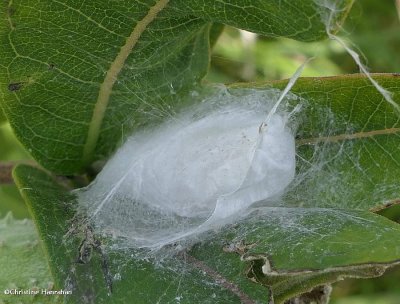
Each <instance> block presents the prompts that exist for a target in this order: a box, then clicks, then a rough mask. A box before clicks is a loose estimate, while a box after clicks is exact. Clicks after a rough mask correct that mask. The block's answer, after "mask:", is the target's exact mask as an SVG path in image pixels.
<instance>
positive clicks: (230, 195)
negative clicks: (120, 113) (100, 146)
mask: <svg viewBox="0 0 400 304" xmlns="http://www.w3.org/2000/svg"><path fill="white" fill-rule="evenodd" d="M278 96H279V91H277V90H264V91H257V90H246V93H245V94H240V96H233V95H231V94H230V93H228V92H227V91H226V90H224V91H223V93H221V92H218V94H216V95H214V96H212V97H209V98H207V99H206V100H203V101H202V103H201V104H199V105H197V106H193V107H191V108H189V109H187V110H185V111H183V112H182V113H181V114H178V115H176V116H175V118H174V119H170V120H169V121H166V122H165V123H163V124H162V125H161V126H159V127H157V128H155V129H152V130H146V131H143V132H140V133H137V134H135V135H133V136H132V137H131V138H129V139H128V140H127V141H126V143H125V144H124V145H123V146H122V147H121V148H120V149H119V150H118V151H117V153H116V154H115V155H114V157H112V158H111V159H110V161H109V162H108V163H107V164H106V166H105V167H104V169H103V170H102V171H101V173H100V174H99V175H98V176H97V178H96V180H95V181H94V182H93V183H92V184H91V185H90V186H89V187H87V188H86V189H83V190H80V191H78V198H79V202H80V205H81V206H84V207H85V209H86V210H87V211H86V212H87V213H88V216H89V218H91V219H92V220H93V223H94V225H95V227H97V228H98V229H100V231H101V232H103V233H108V234H112V235H114V236H116V237H122V238H124V239H128V240H130V241H131V243H132V244H134V246H136V247H160V246H163V245H165V244H169V243H171V242H174V241H177V240H180V239H183V238H185V237H188V236H190V235H194V234H196V233H199V232H204V231H207V230H208V229H211V228H215V227H218V226H219V225H222V223H226V222H227V221H229V220H232V219H234V218H235V217H238V216H240V215H242V214H244V213H245V212H246V210H247V209H248V208H249V207H250V206H251V205H253V204H254V203H256V202H260V201H266V200H269V199H272V198H275V197H277V196H278V195H279V194H281V193H283V191H284V190H285V188H286V187H287V186H288V185H289V184H290V182H291V181H292V180H293V178H294V175H295V142H294V136H293V134H292V131H291V130H290V129H289V128H288V127H287V120H288V114H286V113H285V111H282V110H278V111H277V113H275V114H273V115H272V116H271V117H270V119H269V121H268V123H267V125H263V122H264V121H265V118H266V116H267V115H268V113H269V111H270V110H271V108H272V107H273V105H274V104H275V103H276V100H277V97H278Z"/></svg>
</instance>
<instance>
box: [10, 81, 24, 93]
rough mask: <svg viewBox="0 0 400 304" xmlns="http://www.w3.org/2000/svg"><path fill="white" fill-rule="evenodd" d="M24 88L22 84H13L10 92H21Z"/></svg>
mask: <svg viewBox="0 0 400 304" xmlns="http://www.w3.org/2000/svg"><path fill="white" fill-rule="evenodd" d="M22 86H23V83H22V82H12V83H10V84H9V85H8V90H9V91H11V92H15V91H18V90H20V89H21V88H22Z"/></svg>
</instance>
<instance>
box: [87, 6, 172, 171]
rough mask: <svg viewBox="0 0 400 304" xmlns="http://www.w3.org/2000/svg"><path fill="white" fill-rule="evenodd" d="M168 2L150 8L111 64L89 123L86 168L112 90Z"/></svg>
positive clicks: (95, 143)
mask: <svg viewBox="0 0 400 304" xmlns="http://www.w3.org/2000/svg"><path fill="white" fill-rule="evenodd" d="M168 2H169V0H159V1H157V2H156V4H154V5H153V6H152V7H150V9H149V11H148V13H147V15H146V16H144V18H143V19H141V20H140V21H139V22H138V23H136V24H135V26H134V28H133V30H132V32H131V34H130V36H129V37H128V38H127V39H126V42H125V44H124V45H123V46H122V47H121V50H120V52H119V53H118V54H117V56H116V57H115V59H114V61H113V62H112V63H111V65H110V68H109V69H108V71H107V73H106V76H105V78H104V81H103V83H102V84H101V85H100V89H99V94H98V97H97V101H96V103H95V106H94V109H93V114H92V119H91V121H90V123H89V130H88V134H87V138H86V142H85V145H84V148H83V155H82V163H83V165H84V166H87V165H89V164H90V163H91V161H92V159H93V155H94V151H95V149H96V145H97V142H98V139H99V136H100V129H101V125H102V123H103V120H104V116H105V112H106V109H107V106H108V103H109V101H110V97H111V94H112V90H113V87H114V84H115V83H116V81H117V79H118V75H119V73H120V72H121V70H122V68H123V67H124V64H125V62H126V60H127V59H128V56H129V54H130V53H131V52H132V50H133V49H134V47H135V45H136V44H137V42H138V40H139V39H140V37H141V35H142V34H143V32H144V31H145V30H146V28H147V27H148V26H149V24H150V23H151V22H152V21H153V20H154V19H155V18H156V17H157V15H158V14H159V13H160V12H161V11H162V10H163V9H164V8H165V7H166V6H167V4H168Z"/></svg>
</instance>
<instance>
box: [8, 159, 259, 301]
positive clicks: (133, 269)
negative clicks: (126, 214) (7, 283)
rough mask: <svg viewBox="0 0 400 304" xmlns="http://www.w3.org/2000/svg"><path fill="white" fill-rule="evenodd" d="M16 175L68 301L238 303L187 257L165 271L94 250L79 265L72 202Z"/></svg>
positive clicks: (37, 176)
mask: <svg viewBox="0 0 400 304" xmlns="http://www.w3.org/2000/svg"><path fill="white" fill-rule="evenodd" d="M14 176H15V180H16V183H17V184H18V186H19V188H20V189H21V192H22V195H23V197H24V198H25V200H26V202H27V204H28V207H29V209H30V211H31V213H32V217H33V219H34V220H35V222H36V225H37V228H38V231H39V236H40V238H41V239H42V240H43V246H44V250H45V252H46V255H47V257H48V261H49V264H50V269H51V271H52V275H53V277H54V281H55V283H56V289H57V288H58V289H60V288H64V289H67V290H72V291H73V293H72V295H70V296H66V298H65V302H66V303H79V302H80V300H81V299H82V297H86V298H87V299H88V303H96V304H97V303H126V299H135V300H136V301H137V302H138V303H156V302H157V301H158V300H159V301H161V303H169V302H173V303H175V302H176V301H178V300H179V298H181V299H182V300H181V302H182V303H199V302H200V301H204V300H205V301H206V302H204V303H207V301H208V302H210V303H211V302H212V303H240V297H239V296H238V295H237V293H238V292H236V293H235V292H234V289H233V287H231V286H229V288H225V287H224V286H223V284H217V282H216V278H215V276H214V277H212V276H208V275H207V274H206V273H204V271H203V269H199V268H196V267H193V266H191V265H190V262H189V263H187V262H185V257H179V258H177V259H176V260H174V261H168V264H167V266H168V267H160V266H157V265H156V263H155V262H154V261H152V262H149V261H139V260H135V259H134V258H133V257H132V256H133V255H134V254H136V253H135V252H131V251H129V250H126V251H124V250H111V249H110V250H109V251H105V252H104V253H99V252H97V251H95V250H93V252H92V254H91V259H90V261H88V262H87V263H85V264H81V263H78V262H77V261H78V257H79V246H80V244H81V242H82V238H81V237H82V235H81V234H79V233H78V234H68V231H70V229H71V225H74V224H76V223H77V222H76V221H75V220H74V209H75V202H74V198H73V197H72V196H71V195H70V194H69V193H68V192H67V191H66V189H65V188H63V187H62V186H60V185H59V184H57V183H56V182H55V180H54V179H53V178H52V177H50V176H49V175H47V174H46V173H45V172H43V171H41V170H39V169H36V168H33V167H29V166H27V165H20V166H18V167H16V168H15V171H14ZM103 254H104V256H103ZM105 255H106V256H107V257H106V260H107V262H105V260H104V258H105ZM237 260H238V259H237ZM104 263H107V267H106V266H105V265H104ZM0 266H1V265H0ZM110 282H112V287H111V285H110ZM247 285H250V284H249V282H248V283H247ZM255 287H257V286H255ZM255 287H252V286H250V288H252V289H256V288H255ZM263 289H264V288H262V292H261V293H260V292H259V293H258V296H260V294H261V295H262V296H264V293H265V297H266V294H267V291H266V290H265V291H264V290H263ZM111 291H112V292H111ZM243 297H244V296H243ZM177 298H178V299H177Z"/></svg>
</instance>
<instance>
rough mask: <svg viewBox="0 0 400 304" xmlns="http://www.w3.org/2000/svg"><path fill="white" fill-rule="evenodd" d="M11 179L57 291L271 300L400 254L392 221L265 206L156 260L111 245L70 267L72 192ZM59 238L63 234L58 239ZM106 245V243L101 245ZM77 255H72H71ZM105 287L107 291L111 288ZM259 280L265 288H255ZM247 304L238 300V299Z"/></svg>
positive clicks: (18, 172)
mask: <svg viewBox="0 0 400 304" xmlns="http://www.w3.org/2000/svg"><path fill="white" fill-rule="evenodd" d="M14 177H15V180H16V182H17V184H18V186H19V188H20V189H21V191H22V194H23V196H24V198H25V200H26V202H27V204H28V206H29V208H30V210H31V212H32V216H33V218H34V220H35V222H36V225H37V227H38V230H39V235H40V237H41V239H42V240H43V244H44V248H45V251H46V254H47V255H48V257H49V263H50V268H51V270H52V274H53V277H54V280H55V282H56V286H57V288H63V287H64V288H67V289H68V288H72V289H73V291H74V292H73V295H72V296H68V297H67V298H66V301H67V302H68V303H74V301H76V300H77V299H79V297H82V295H87V296H88V297H89V298H91V297H92V296H93V297H95V298H93V301H95V303H123V301H124V299H126V298H132V297H134V298H135V299H137V301H138V302H140V303H154V302H156V301H157V300H160V302H161V303H169V302H173V301H174V299H176V298H177V297H178V298H179V299H181V302H182V303H198V302H199V301H200V300H201V301H202V303H227V302H229V303H240V302H241V301H242V302H244V303H256V302H257V303H267V301H268V289H270V290H271V293H270V296H272V297H273V298H271V299H274V300H275V303H282V302H283V301H284V300H287V299H289V298H291V297H294V296H297V295H299V294H303V293H305V292H309V291H310V290H312V289H313V288H315V287H316V286H320V285H323V284H327V283H331V282H334V281H337V280H340V279H343V278H344V277H348V276H351V277H373V276H378V275H381V274H382V273H383V272H384V270H385V269H386V268H387V267H389V266H391V265H393V264H395V263H397V261H399V260H400V226H399V225H397V224H395V223H393V222H391V221H389V220H387V219H385V218H383V217H381V216H378V215H375V214H372V213H369V212H366V211H352V210H340V209H326V208H283V207H281V208H274V207H270V208H266V209H265V210H266V212H261V211H259V210H258V211H254V212H253V213H252V214H250V216H249V217H247V218H245V219H243V221H240V222H239V223H237V224H234V225H230V226H228V227H225V228H224V229H222V231H219V232H216V233H213V234H212V235H210V236H208V237H207V238H206V241H204V242H202V243H201V244H198V245H196V246H195V247H194V248H193V249H191V250H190V251H189V252H181V253H179V254H178V255H177V256H174V257H172V258H169V259H166V260H165V261H163V260H158V257H157V256H155V257H154V258H150V259H149V260H141V259H138V258H137V257H138V255H139V256H140V254H141V253H140V252H139V253H138V252H137V251H135V250H129V249H125V250H121V249H112V248H116V247H112V246H110V243H109V242H110V240H106V239H101V242H102V244H103V245H102V248H103V251H102V252H98V251H96V250H95V249H94V248H92V250H91V251H90V250H89V251H88V252H89V254H88V255H89V256H91V259H89V258H87V260H88V261H87V263H85V264H80V263H77V261H78V260H79V256H80V252H79V249H80V244H82V236H85V235H86V237H87V230H86V232H85V230H84V229H85V228H84V227H83V228H82V230H80V228H79V229H78V230H77V231H78V232H79V233H77V234H71V233H70V234H68V231H71V227H74V226H75V227H76V225H77V223H79V222H78V221H77V220H76V217H74V210H75V202H74V198H73V196H71V194H69V192H67V191H66V189H64V188H63V187H62V186H60V185H58V184H57V183H56V182H55V180H54V179H53V178H51V177H50V176H49V175H47V174H46V173H44V172H43V171H40V170H39V169H36V168H33V167H29V166H26V165H20V166H18V167H16V169H15V171H14ZM66 235H67V237H66ZM111 242H112V241H111ZM81 252H82V251H81ZM111 285H112V288H111ZM264 286H267V287H268V289H267V288H265V287H264ZM246 301H248V302H246Z"/></svg>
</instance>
